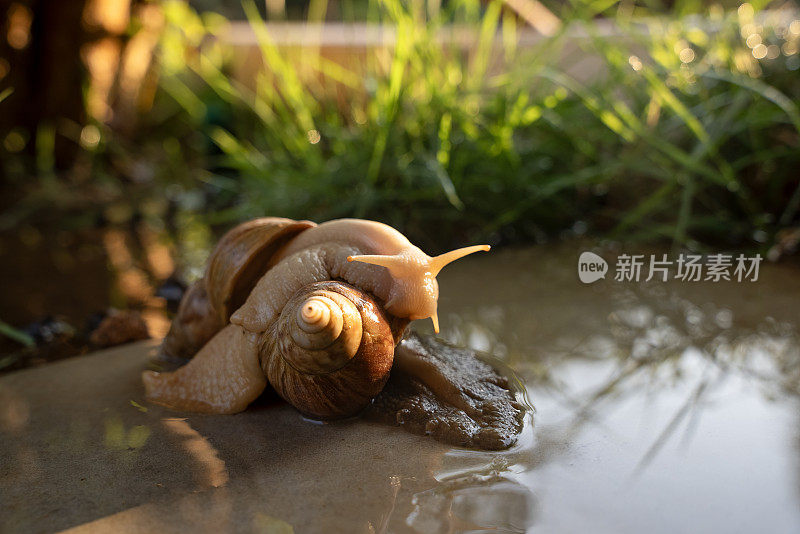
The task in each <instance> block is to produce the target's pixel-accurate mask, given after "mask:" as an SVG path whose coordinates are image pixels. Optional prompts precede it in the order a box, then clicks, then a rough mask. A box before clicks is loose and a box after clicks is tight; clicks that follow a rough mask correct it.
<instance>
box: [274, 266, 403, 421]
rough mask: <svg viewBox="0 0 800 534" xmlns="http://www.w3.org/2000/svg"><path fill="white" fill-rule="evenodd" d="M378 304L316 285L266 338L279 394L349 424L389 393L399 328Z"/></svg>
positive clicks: (348, 290)
mask: <svg viewBox="0 0 800 534" xmlns="http://www.w3.org/2000/svg"><path fill="white" fill-rule="evenodd" d="M394 323H395V321H393V320H391V319H390V318H389V317H387V315H386V314H385V313H384V312H383V310H382V308H381V306H379V305H378V304H377V302H375V301H374V300H373V298H372V297H371V296H370V295H369V294H368V293H365V292H363V291H361V290H360V289H358V288H356V287H354V286H351V285H349V284H346V283H344V282H339V281H325V282H315V283H312V284H309V285H307V286H305V287H303V288H301V289H300V290H298V291H297V293H296V294H295V295H294V296H293V297H292V298H291V299H290V300H289V302H288V303H287V304H286V306H284V308H283V310H282V311H281V314H280V316H279V317H278V318H277V319H276V320H275V321H274V322H273V323H272V325H271V326H269V327H268V328H267V330H266V331H265V332H264V333H263V334H262V337H261V348H260V360H261V368H262V370H263V371H264V375H265V376H266V377H267V380H268V381H269V383H270V384H271V385H272V386H273V387H274V388H275V391H277V392H278V394H279V395H280V396H281V397H283V398H284V399H286V400H287V401H288V402H289V403H290V404H292V405H293V406H294V407H295V408H297V409H298V410H300V411H301V412H303V413H305V414H307V415H309V416H311V417H315V418H319V419H333V418H339V417H348V416H351V415H354V414H356V413H358V412H359V411H360V410H362V409H363V408H364V407H365V406H366V405H367V404H369V402H370V401H371V400H372V398H373V397H375V395H377V394H378V393H380V391H381V390H382V389H383V386H384V384H385V383H386V380H387V379H388V378H389V372H390V371H391V368H392V359H393V357H394V345H395V335H394V334H395V332H394V329H393V325H394V326H396V330H397V332H398V333H399V332H401V331H402V329H403V327H404V326H405V324H406V322H405V321H401V322H400V323H398V324H394Z"/></svg>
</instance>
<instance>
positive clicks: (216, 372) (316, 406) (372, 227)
mask: <svg viewBox="0 0 800 534" xmlns="http://www.w3.org/2000/svg"><path fill="white" fill-rule="evenodd" d="M488 250H489V246H488V245H476V246H470V247H465V248H461V249H457V250H454V251H451V252H448V253H446V254H442V255H440V256H434V257H431V256H428V255H427V254H425V253H424V252H422V251H421V250H420V249H419V248H417V247H416V246H414V245H413V244H411V243H410V242H409V241H408V239H407V238H406V237H405V236H404V235H403V234H401V233H400V232H398V231H397V230H395V229H394V228H392V227H390V226H388V225H385V224H382V223H378V222H374V221H367V220H360V219H338V220H333V221H328V222H325V223H322V224H319V225H316V224H315V223H313V222H310V221H294V220H290V219H281V218H274V217H268V218H261V219H256V220H253V221H249V222H246V223H243V224H241V225H239V226H237V227H236V228H234V229H233V230H231V231H230V232H228V233H227V234H226V235H225V236H224V237H223V238H222V239H221V240H220V242H219V243H218V245H217V247H216V248H215V249H214V251H213V252H212V254H211V256H210V257H209V260H208V264H207V268H206V272H205V275H204V277H203V279H201V280H200V281H198V282H197V283H196V284H195V285H193V286H192V287H191V288H190V290H189V291H188V292H187V294H186V295H185V296H184V299H183V301H182V302H181V305H180V307H179V310H178V314H177V316H176V318H175V320H174V321H173V324H172V326H171V329H170V332H169V334H168V335H167V337H166V338H165V341H164V343H163V345H162V349H161V350H162V352H163V354H164V355H166V356H176V357H192V359H191V360H190V361H189V363H187V364H186V365H184V366H183V367H181V368H179V369H177V370H176V371H173V372H165V373H157V372H154V371H145V372H144V374H143V376H142V379H143V382H144V385H145V392H146V396H147V398H148V400H150V401H151V402H154V403H157V404H162V405H165V406H167V407H169V408H172V409H177V410H184V411H195V412H205V413H236V412H239V411H242V410H244V409H245V408H246V407H247V406H248V405H249V404H250V403H251V402H252V401H253V400H255V399H256V398H257V397H258V396H259V395H260V394H261V393H262V392H263V391H264V389H265V388H266V387H267V385H270V386H272V388H274V389H275V391H276V392H277V393H278V394H279V395H280V396H281V397H282V398H284V399H285V400H286V401H287V402H289V403H290V404H292V405H293V406H294V407H295V408H297V409H298V410H299V411H300V412H302V413H304V414H306V415H308V416H310V417H313V418H317V419H336V418H343V417H348V416H352V415H355V414H357V413H359V412H360V411H362V410H364V408H365V407H367V406H368V405H369V404H370V402H371V401H372V399H374V398H375V397H376V396H377V395H378V394H379V393H380V392H381V390H382V389H383V387H384V385H385V384H386V381H387V380H388V378H389V374H390V371H391V369H392V364H393V358H394V354H395V347H396V346H397V344H398V343H399V342H400V340H401V339H402V337H403V333H404V331H405V329H406V326H407V325H408V323H409V322H410V321H413V320H417V319H427V318H430V319H431V320H432V321H433V327H434V330H435V331H436V332H437V333H438V332H439V320H438V311H437V303H438V297H439V287H438V283H437V281H436V276H437V275H438V274H439V272H440V271H441V270H442V268H444V267H445V266H446V265H447V264H449V263H451V262H453V261H455V260H457V259H459V258H461V257H464V256H466V255H468V254H472V253H474V252H478V251H488ZM195 353H196V354H195Z"/></svg>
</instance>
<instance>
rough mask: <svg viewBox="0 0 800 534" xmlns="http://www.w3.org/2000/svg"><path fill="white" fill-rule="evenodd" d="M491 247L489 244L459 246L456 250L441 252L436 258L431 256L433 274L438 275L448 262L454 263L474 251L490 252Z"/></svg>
mask: <svg viewBox="0 0 800 534" xmlns="http://www.w3.org/2000/svg"><path fill="white" fill-rule="evenodd" d="M491 248H492V247H490V246H489V245H473V246H471V247H464V248H457V249H455V250H451V251H450V252H445V253H444V254H440V255H439V256H436V257H435V258H431V262H430V269H431V273H432V274H433V276H436V275H437V274H439V271H441V270H442V269H443V268H444V267H445V266H446V265H447V264H449V263H453V262H454V261H456V260H457V259H460V258H463V257H464V256H469V255H470V254H472V253H474V252H489V250H491Z"/></svg>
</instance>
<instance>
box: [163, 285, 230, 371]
mask: <svg viewBox="0 0 800 534" xmlns="http://www.w3.org/2000/svg"><path fill="white" fill-rule="evenodd" d="M223 326H225V323H223V322H222V321H220V318H219V315H218V314H217V313H216V312H215V311H214V309H213V308H212V307H211V303H210V302H209V301H208V295H207V294H206V286H205V283H204V282H203V280H198V281H197V282H195V283H194V284H192V285H191V286H189V289H187V290H186V293H185V294H184V295H183V298H182V299H181V303H180V305H179V306H178V314H177V315H176V317H175V319H174V320H173V321H172V324H171V325H170V328H169V333H168V334H167V337H165V338H164V343H162V345H161V351H162V353H164V354H166V355H168V356H173V357H176V358H191V357H192V356H194V355H195V354H197V352H198V351H199V350H200V349H201V348H203V345H205V344H206V343H207V342H208V341H209V340H211V338H212V337H214V334H216V333H217V332H219V331H220V330H221V329H222V327H223Z"/></svg>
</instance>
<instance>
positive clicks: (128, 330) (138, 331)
mask: <svg viewBox="0 0 800 534" xmlns="http://www.w3.org/2000/svg"><path fill="white" fill-rule="evenodd" d="M142 339H150V333H149V332H148V331H147V324H146V323H145V322H144V319H142V316H141V315H140V314H139V312H135V311H130V310H123V311H121V310H110V311H109V313H108V315H107V316H106V317H105V318H104V319H103V320H102V321H100V325H99V326H98V327H97V328H96V329H95V330H94V331H93V332H92V333H91V335H90V336H89V342H90V343H91V344H92V345H93V346H95V347H99V348H105V347H114V346H117V345H122V344H123V343H130V342H131V341H139V340H142Z"/></svg>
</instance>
